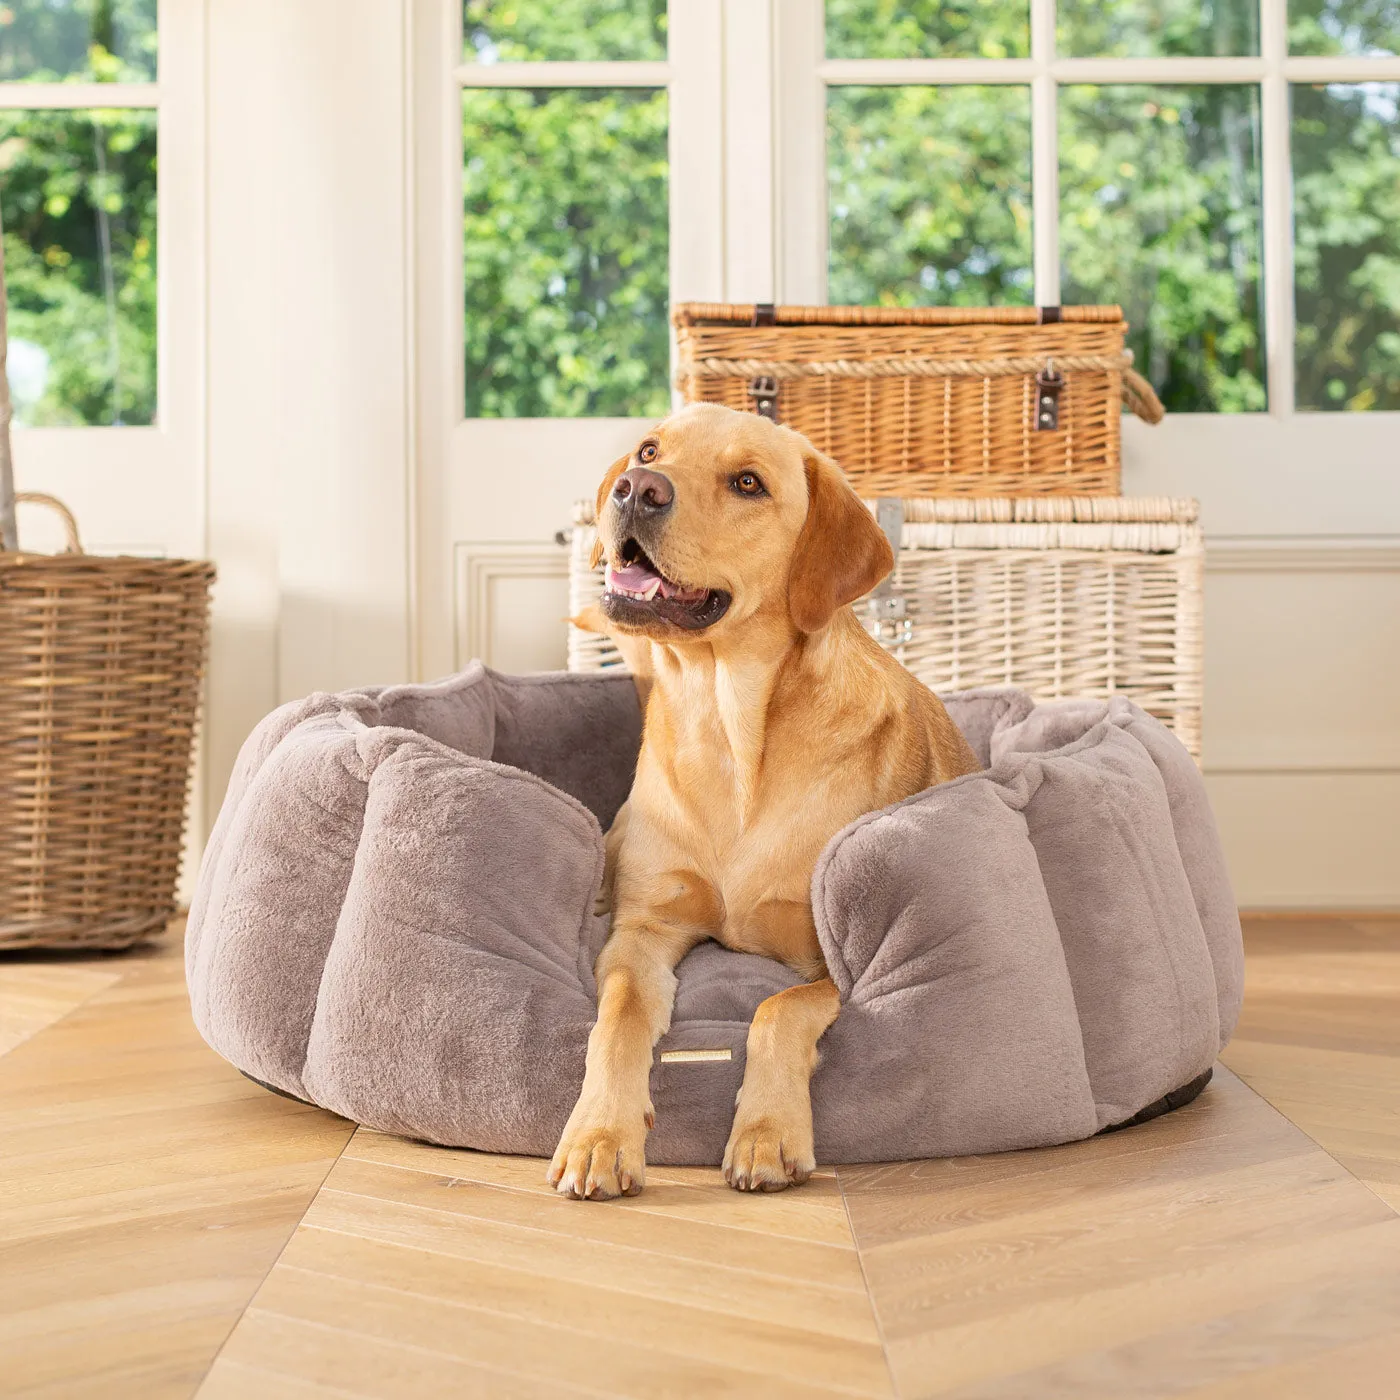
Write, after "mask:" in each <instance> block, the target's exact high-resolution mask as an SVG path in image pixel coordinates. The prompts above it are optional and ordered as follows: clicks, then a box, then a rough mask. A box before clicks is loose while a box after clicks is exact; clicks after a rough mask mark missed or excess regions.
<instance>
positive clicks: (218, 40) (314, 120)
mask: <svg viewBox="0 0 1400 1400" xmlns="http://www.w3.org/2000/svg"><path fill="white" fill-rule="evenodd" d="M404 43H405V20H404V15H403V13H402V7H401V6H400V5H398V4H396V3H384V0H209V46H208V85H209V86H208V105H209V141H208V166H207V189H208V201H209V230H210V238H209V290H208V298H209V312H208V316H209V388H208V399H209V409H208V473H209V488H208V497H209V550H210V553H211V555H212V556H213V557H214V559H215V560H216V561H217V562H218V565H219V570H220V586H219V592H218V603H217V607H216V611H215V626H214V640H213V654H212V658H211V664H210V706H209V724H208V733H207V741H206V742H207V747H208V767H209V774H210V783H209V805H210V814H211V815H212V814H213V812H214V811H216V810H217V804H218V801H219V800H220V798H221V796H222V791H223V787H224V784H225V782H226V780H227V774H228V772H229V770H230V768H231V766H232V762H233V759H234V757H235V755H236V754H237V751H238V747H239V745H240V744H241V743H242V741H243V739H244V737H245V736H246V735H247V733H248V730H249V729H250V728H251V727H252V726H253V725H254V724H255V723H256V722H257V721H258V720H259V719H260V718H261V717H262V716H263V715H264V714H265V713H266V712H267V711H268V710H270V709H271V708H272V707H273V706H274V705H277V704H280V703H281V702H282V701H284V700H287V699H290V698H293V697H295V696H299V695H304V694H306V693H307V692H309V691H312V690H318V689H319V690H334V689H340V688H344V687H347V686H351V685H355V684H360V683H366V682H371V681H394V680H401V679H406V678H407V677H408V675H409V563H408V549H409V529H408V508H409V507H408V503H409V468H408V464H409V449H410V442H409V413H408V375H409V353H408V306H409V297H408V278H409V269H410V260H409V256H408V242H407V228H408V208H409V201H408V197H407V189H406V183H405V181H406V173H405V169H406V168H405V160H406V142H405V117H404V106H405V83H404V60H405V49H404Z"/></svg>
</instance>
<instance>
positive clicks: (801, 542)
mask: <svg viewBox="0 0 1400 1400" xmlns="http://www.w3.org/2000/svg"><path fill="white" fill-rule="evenodd" d="M802 465H803V468H804V469H805V471H806V473H807V519H806V522H805V523H804V524H803V526H802V533H801V534H800V535H799V536H798V537H797V548H796V550H795V551H794V553H793V557H792V568H791V570H790V572H789V574H788V611H789V613H790V614H791V615H792V620H793V622H794V624H795V625H796V626H797V627H798V628H799V630H801V631H803V632H817V631H820V629H821V628H823V627H825V626H826V624H827V623H828V622H830V621H831V619H832V617H833V615H834V614H835V612H836V610H837V608H843V607H845V606H846V604H847V603H854V602H855V600H856V599H857V598H860V597H862V596H863V595H864V594H866V593H869V592H870V590H871V589H872V588H874V587H875V585H876V584H877V583H879V582H880V580H881V579H882V578H884V576H885V575H886V574H887V573H889V571H890V570H891V569H892V568H894V555H893V554H892V553H891V551H890V543H889V541H888V540H887V539H886V538H885V532H884V531H883V530H882V529H881V528H880V527H879V526H878V525H877V524H876V523H875V517H874V516H873V515H871V513H870V512H869V511H868V510H867V509H866V508H865V506H864V505H862V504H861V501H860V498H859V497H858V496H857V495H856V493H855V492H854V491H852V490H851V487H850V483H849V482H848V481H847V480H846V478H845V477H844V476H843V475H842V474H841V469H840V468H839V467H838V466H837V465H836V463H835V462H833V461H832V460H831V459H830V458H829V457H823V456H822V455H821V454H820V453H819V452H816V451H809V452H806V453H804V454H803V458H802Z"/></svg>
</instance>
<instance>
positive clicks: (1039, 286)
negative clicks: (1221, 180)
mask: <svg viewBox="0 0 1400 1400" xmlns="http://www.w3.org/2000/svg"><path fill="white" fill-rule="evenodd" d="M776 3H777V6H778V10H777V23H778V35H779V42H778V52H779V54H780V55H781V59H780V63H781V67H780V72H779V75H778V84H779V92H780V98H779V100H780V102H781V105H782V111H783V113H784V121H783V124H782V129H783V134H784V136H785V137H787V138H788V139H787V140H786V141H785V144H784V149H783V156H782V162H781V177H780V178H781V182H782V185H781V204H782V207H783V208H784V209H786V210H788V211H790V215H791V217H790V218H789V219H788V220H787V222H786V228H785V234H784V237H783V241H782V269H781V274H782V275H781V277H780V283H781V286H782V289H783V290H782V300H784V301H795V302H813V303H819V302H823V301H825V300H826V272H827V245H826V238H827V231H828V221H827V208H826V189H827V183H826V182H827V170H826V152H825V139H824V134H825V130H826V91H827V89H828V88H830V87H838V86H846V85H862V86H876V85H889V86H903V85H920V84H927V85H930V86H948V85H955V84H965V83H976V84H988V85H1016V86H1023V87H1029V88H1030V90H1031V137H1032V152H1031V175H1032V238H1033V254H1034V280H1035V300H1036V302H1037V304H1039V305H1042V306H1053V305H1057V304H1058V303H1059V300H1060V246H1059V243H1060V223H1059V141H1058V136H1059V128H1058V117H1059V89H1060V86H1061V85H1062V84H1066V83H1105V84H1106V83H1181V84H1202V83H1254V84H1257V85H1258V86H1259V88H1260V121H1261V153H1260V168H1261V178H1262V183H1263V191H1262V196H1263V210H1262V216H1263V262H1264V266H1263V286H1262V288H1261V293H1262V299H1263V313H1264V344H1265V353H1266V359H1267V366H1268V402H1269V407H1268V416H1269V417H1272V418H1292V417H1293V416H1294V414H1295V408H1294V403H1293V377H1294V376H1293V355H1294V348H1293V314H1294V313H1293V307H1294V301H1293V210H1292V201H1293V188H1292V160H1291V149H1290V117H1289V87H1290V85H1291V84H1294V83H1322V82H1326V83H1360V82H1395V81H1400V58H1294V57H1290V56H1289V54H1288V32H1287V30H1288V26H1287V0H1259V6H1260V13H1259V49H1260V52H1259V54H1258V56H1257V57H1245V58H1062V57H1060V56H1058V54H1057V52H1056V41H1055V27H1056V10H1057V4H1056V0H1030V21H1031V33H1030V39H1031V43H1030V48H1031V53H1030V57H1029V58H1018V59H982V58H950V59H938V58H914V59H829V58H826V57H825V51H826V45H825V16H824V5H823V3H822V0H776ZM812 229H816V230H818V231H819V234H818V237H817V238H816V239H814V238H813V237H812V233H811V230H812ZM1177 416H1180V415H1177ZM1202 416H1206V415H1202ZM1208 416H1210V417H1223V416H1233V415H1218V414H1211V415H1208ZM1242 416H1248V417H1258V416H1260V415H1253V414H1252V415H1242Z"/></svg>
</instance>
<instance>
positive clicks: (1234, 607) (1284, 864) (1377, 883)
mask: <svg viewBox="0 0 1400 1400" xmlns="http://www.w3.org/2000/svg"><path fill="white" fill-rule="evenodd" d="M1206 573H1207V579H1206V703H1205V744H1204V761H1205V769H1206V774H1207V781H1208V785H1209V787H1210V792H1211V800H1212V802H1213V803H1214V805H1215V809H1216V815H1217V817H1218V818H1219V821H1220V828H1221V834H1222V836H1223V838H1224V842H1225V847H1226V851H1227V854H1228V856H1229V860H1230V868H1231V872H1232V874H1233V876H1234V880H1235V886H1236V892H1237V894H1238V896H1239V899H1240V902H1241V903H1242V904H1244V905H1246V906H1256V907H1279V908H1283V907H1290V906H1294V907H1297V906H1310V907H1315V908H1326V907H1332V908H1338V907H1342V908H1366V907H1385V908H1395V907H1400V540H1396V539H1395V538H1394V537H1393V536H1390V537H1385V536H1381V537H1369V538H1368V537H1364V536H1351V537H1327V536H1309V537H1305V538H1287V537H1276V538H1258V537H1238V538H1228V537H1225V538H1219V537H1216V538H1212V539H1211V540H1210V541H1209V543H1208V546H1207V550H1206Z"/></svg>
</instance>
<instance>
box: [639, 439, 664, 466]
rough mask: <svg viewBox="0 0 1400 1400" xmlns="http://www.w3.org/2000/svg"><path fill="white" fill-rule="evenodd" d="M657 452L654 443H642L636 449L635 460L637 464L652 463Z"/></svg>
mask: <svg viewBox="0 0 1400 1400" xmlns="http://www.w3.org/2000/svg"><path fill="white" fill-rule="evenodd" d="M659 451H660V449H659V448H658V447H657V445H656V444H655V443H654V442H644V443H643V444H642V445H641V446H640V447H639V448H638V449H637V460H638V461H639V462H654V461H656V454H657V453H658V452H659Z"/></svg>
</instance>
